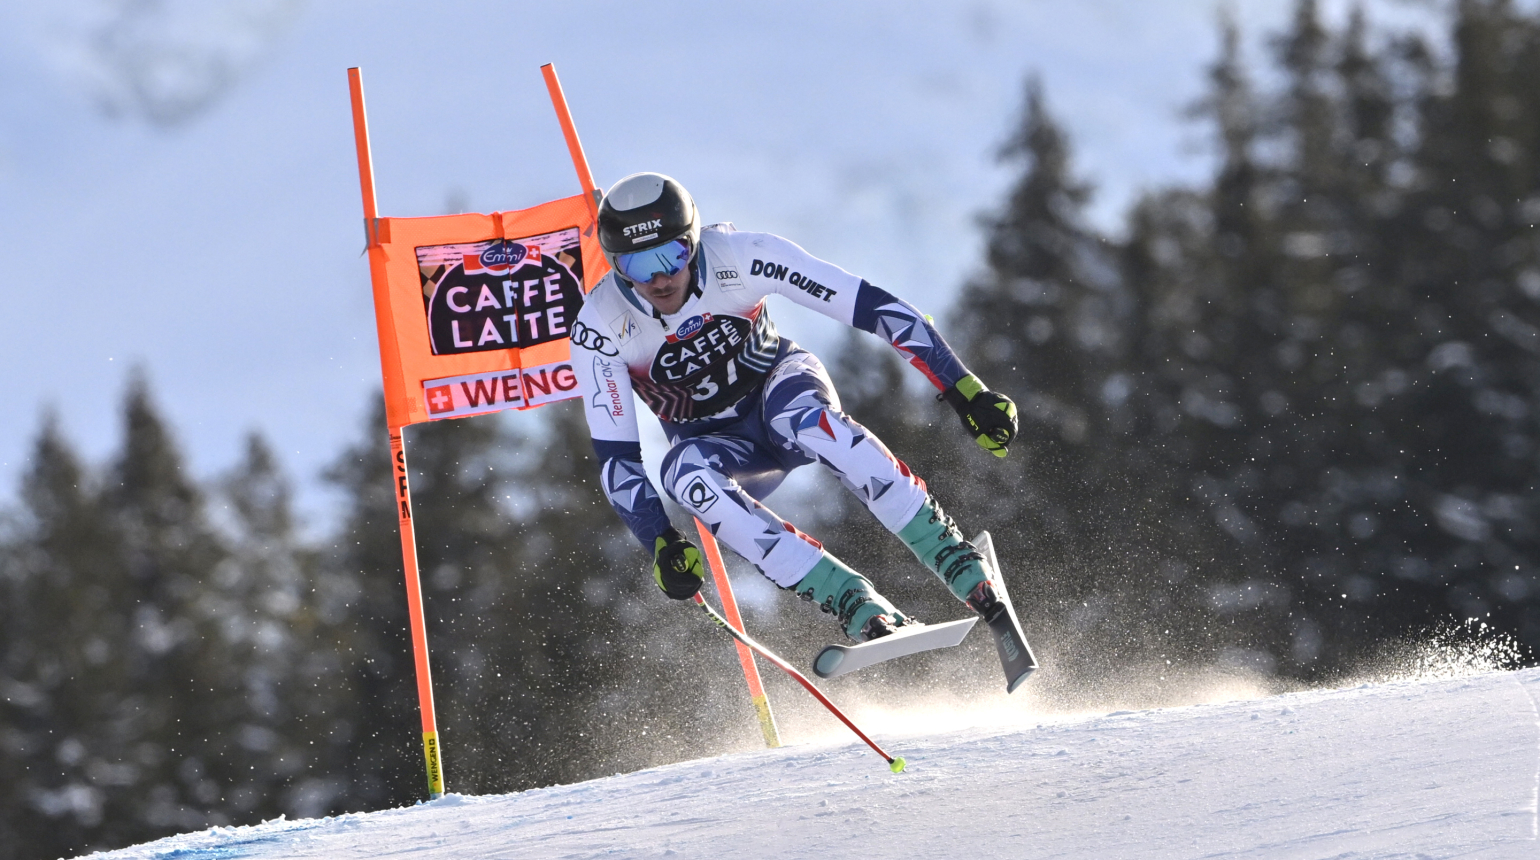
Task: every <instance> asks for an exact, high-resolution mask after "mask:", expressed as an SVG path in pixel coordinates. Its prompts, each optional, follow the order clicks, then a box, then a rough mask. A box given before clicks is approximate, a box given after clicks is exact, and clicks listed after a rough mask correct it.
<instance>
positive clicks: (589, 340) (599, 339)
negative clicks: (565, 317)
mask: <svg viewBox="0 0 1540 860" xmlns="http://www.w3.org/2000/svg"><path fill="white" fill-rule="evenodd" d="M570 336H571V338H572V342H573V343H575V344H577V345H578V346H581V347H583V348H584V349H590V350H593V351H594V352H597V353H599V354H600V355H607V356H610V357H612V358H613V357H614V356H617V355H620V350H618V349H615V348H614V347H612V346H610V339H609V338H607V337H605V336H604V335H602V334H599V333H598V332H596V331H594V330H593V329H591V328H589V327H588V326H586V325H583V323H581V322H577V321H574V322H573V323H572V334H571V335H570Z"/></svg>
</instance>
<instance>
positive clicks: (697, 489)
mask: <svg viewBox="0 0 1540 860" xmlns="http://www.w3.org/2000/svg"><path fill="white" fill-rule="evenodd" d="M684 500H685V502H686V503H688V504H689V506H690V507H692V508H694V509H695V510H697V511H700V512H701V513H705V512H706V511H709V510H711V506H712V505H714V504H716V503H717V494H716V493H713V492H712V491H711V488H710V487H708V486H706V482H705V481H703V480H701V478H700V476H699V475H696V476H695V480H693V481H691V482H690V484H689V486H687V487H685V488H684Z"/></svg>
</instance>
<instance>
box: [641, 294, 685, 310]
mask: <svg viewBox="0 0 1540 860" xmlns="http://www.w3.org/2000/svg"><path fill="white" fill-rule="evenodd" d="M644 295H646V297H647V301H649V302H651V303H652V306H653V307H655V308H657V309H658V313H662V314H671V313H677V312H678V310H679V309H680V308H681V307H684V291H683V290H669V291H667V292H665V293H663V294H661V295H659V294H657V293H651V292H649V293H645V294H644Z"/></svg>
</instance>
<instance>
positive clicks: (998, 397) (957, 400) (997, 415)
mask: <svg viewBox="0 0 1540 860" xmlns="http://www.w3.org/2000/svg"><path fill="white" fill-rule="evenodd" d="M941 399H942V400H945V401H946V402H947V403H948V404H950V405H951V407H952V408H953V409H955V410H957V417H959V418H961V419H962V423H963V428H964V429H966V430H967V431H968V433H969V435H971V436H973V438H974V440H975V441H977V442H978V443H979V447H981V448H983V449H984V450H985V451H988V452H989V453H991V454H993V455H995V456H996V457H1004V456H1005V455H1006V454H1008V453H1010V452H1009V451H1007V450H1006V448H1008V447H1010V444H1011V440H1012V439H1015V438H1016V429H1017V424H1016V404H1015V403H1012V402H1011V399H1010V398H1009V397H1006V396H1005V395H1003V394H996V393H995V392H993V391H990V390H989V389H987V388H985V387H984V383H982V382H980V381H979V378H978V377H977V376H974V375H973V374H971V373H970V374H968V375H967V376H964V377H963V378H962V379H959V380H957V384H956V385H954V386H952V387H951V388H948V389H947V390H945V391H943V392H941Z"/></svg>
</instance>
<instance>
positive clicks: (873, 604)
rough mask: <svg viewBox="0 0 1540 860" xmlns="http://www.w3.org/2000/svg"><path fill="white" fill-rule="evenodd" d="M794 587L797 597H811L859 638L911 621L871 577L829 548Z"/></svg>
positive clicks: (864, 639)
mask: <svg viewBox="0 0 1540 860" xmlns="http://www.w3.org/2000/svg"><path fill="white" fill-rule="evenodd" d="M791 588H792V591H794V592H796V594H797V596H798V597H800V598H802V599H803V600H811V601H812V602H814V603H816V604H818V608H819V609H822V610H823V611H824V612H829V613H832V614H834V615H835V616H836V617H837V618H839V622H840V626H842V627H844V628H845V635H846V636H848V637H850V638H851V639H852V640H853V641H856V642H869V641H871V640H873V639H878V638H881V637H883V636H886V635H888V634H889V633H892V632H893V631H894V629H895V628H897V627H902V626H903V625H905V624H908V623H910V622H909V619H908V618H907V617H906V616H905V615H904V614H903V613H902V612H899V611H898V610H897V609H895V608H894V606H893V604H891V603H889V602H888V600H887V598H885V597H883V596H882V595H880V594H878V593H877V589H876V588H874V587H873V586H872V582H871V580H869V579H867V578H866V577H864V576H862V575H861V574H859V573H856V572H855V571H853V570H851V569H850V568H849V567H848V566H846V564H845V563H844V562H842V561H840V560H839V559H837V558H835V557H834V556H832V555H830V554H829V553H828V552H827V551H825V552H824V554H823V558H821V559H819V560H818V563H817V564H815V565H813V569H812V570H810V571H808V572H807V575H806V576H804V577H802V579H800V580H798V581H797V584H796V585H793V586H792V587H791Z"/></svg>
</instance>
